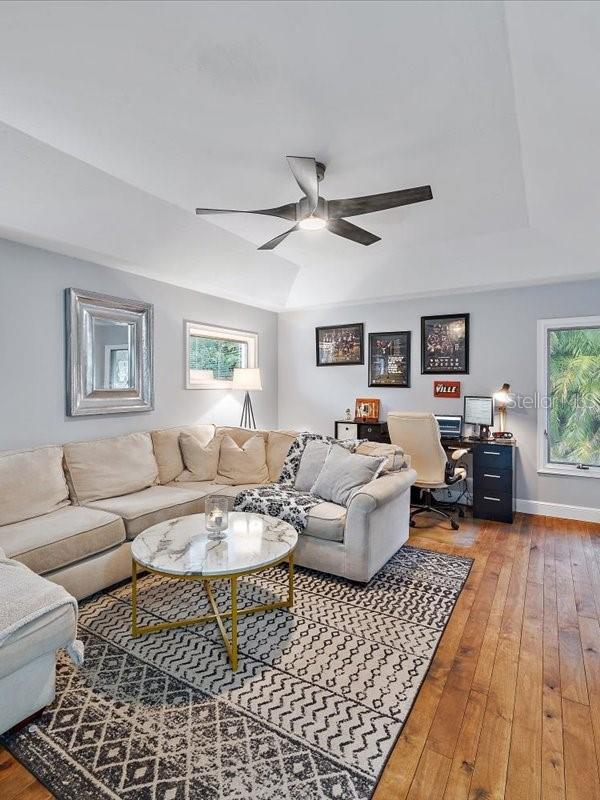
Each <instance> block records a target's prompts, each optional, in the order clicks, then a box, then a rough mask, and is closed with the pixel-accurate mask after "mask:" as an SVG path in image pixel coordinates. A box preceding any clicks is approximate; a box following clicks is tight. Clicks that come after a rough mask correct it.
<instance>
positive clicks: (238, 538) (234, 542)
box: [131, 511, 298, 577]
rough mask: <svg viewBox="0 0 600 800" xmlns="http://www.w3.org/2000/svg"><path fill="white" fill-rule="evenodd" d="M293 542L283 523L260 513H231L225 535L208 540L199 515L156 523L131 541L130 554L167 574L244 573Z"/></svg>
mask: <svg viewBox="0 0 600 800" xmlns="http://www.w3.org/2000/svg"><path fill="white" fill-rule="evenodd" d="M297 542H298V534H297V533H296V530H295V529H294V528H293V527H292V526H291V525H290V524H288V523H287V522H283V521H282V520H280V519H276V518H275V517H268V516H265V515H263V514H247V513H244V512H237V511H236V512H231V513H230V514H229V527H228V529H227V531H226V537H225V538H224V539H223V540H222V541H213V540H211V539H209V538H208V534H207V531H206V527H205V515H204V514H191V515H190V516H187V517H179V518H177V519H171V520H168V521H167V522H160V523H159V524H158V525H153V526H152V527H151V528H148V529H147V530H145V531H143V532H142V533H140V534H139V535H138V536H136V538H135V539H134V540H133V542H132V543H131V555H132V556H133V558H134V559H135V561H137V563H138V564H141V565H142V566H145V567H149V568H150V569H155V570H158V571H159V572H166V573H168V574H170V575H198V576H203V575H205V576H206V577H214V576H218V575H226V574H228V573H232V572H245V571H248V572H250V571H252V570H253V569H258V568H259V567H264V566H265V565H267V564H271V563H273V562H276V561H279V560H280V559H282V558H285V556H286V555H287V554H288V553H289V552H290V551H291V550H293V549H294V547H295V546H296V543H297Z"/></svg>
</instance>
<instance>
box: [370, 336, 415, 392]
mask: <svg viewBox="0 0 600 800" xmlns="http://www.w3.org/2000/svg"><path fill="white" fill-rule="evenodd" d="M369 386H389V387H396V388H399V389H408V387H409V386H410V331H393V332H386V333H370V334H369Z"/></svg>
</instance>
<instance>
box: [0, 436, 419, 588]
mask: <svg viewBox="0 0 600 800" xmlns="http://www.w3.org/2000/svg"><path fill="white" fill-rule="evenodd" d="M182 431H186V432H191V433H192V434H193V435H194V436H195V437H196V438H198V439H199V440H200V441H204V442H206V443H208V442H209V441H210V440H211V439H212V437H213V436H214V435H215V432H216V431H218V433H219V434H221V433H225V432H226V433H228V434H229V435H230V436H231V437H232V438H233V439H234V441H236V442H237V443H238V444H239V445H243V443H244V442H245V441H246V440H247V439H248V438H249V437H250V436H253V435H255V434H256V433H257V431H249V430H245V429H241V428H220V429H215V427H214V426H213V425H198V426H188V427H181V428H179V427H178V428H170V429H165V430H156V431H152V432H151V433H132V434H128V435H125V436H119V437H115V438H111V439H99V440H96V441H93V442H76V443H71V444H65V445H63V446H53V447H41V448H36V449H32V450H27V451H20V452H8V453H6V452H5V453H0V500H1V502H0V548H2V549H3V550H4V551H5V552H6V555H7V556H8V557H10V558H13V559H15V560H17V561H20V562H21V563H23V564H26V565H27V566H29V567H30V568H31V569H33V570H34V571H35V572H37V573H39V574H41V575H44V576H45V577H47V578H49V579H50V580H52V581H55V582H56V583H59V584H61V585H62V586H64V587H65V588H66V589H67V590H68V591H69V592H70V593H71V594H72V595H74V596H75V597H76V598H78V599H81V598H83V597H86V596H88V595H90V594H92V593H94V592H96V591H98V590H100V589H102V588H105V587H107V586H110V585H112V584H114V583H116V582H118V581H120V580H123V579H125V578H127V577H128V576H129V575H130V572H131V559H130V541H131V540H132V539H133V538H135V536H137V534H139V533H140V532H141V531H143V530H145V529H146V528H148V527H149V526H151V525H154V524H156V523H157V522H161V521H163V520H166V519H171V518H174V517H178V516H184V515H187V514H195V513H198V512H202V511H203V510H204V501H205V498H206V497H207V496H208V495H210V494H215V493H217V494H225V495H228V496H230V497H232V498H233V497H234V496H235V495H236V494H237V493H238V492H239V491H241V490H242V489H244V488H249V487H252V486H257V485H259V484H244V485H229V484H230V483H231V481H227V479H220V478H219V477H217V479H216V480H215V481H203V482H197V481H194V480H190V475H189V473H187V471H186V470H185V465H184V463H183V459H182V455H181V450H180V447H179V435H180V433H181V432H182ZM258 433H259V434H260V435H262V436H263V438H264V440H265V446H266V447H265V449H266V458H267V468H268V473H269V480H270V481H276V480H277V478H278V477H279V474H280V472H281V469H282V467H283V463H284V460H285V457H286V455H287V452H288V450H289V448H290V446H291V444H292V442H293V441H294V438H295V434H294V433H293V432H289V431H288V432H286V431H258ZM415 477H416V475H415V473H414V471H413V470H410V469H407V470H403V471H401V472H393V473H389V474H386V475H384V476H382V477H380V478H378V479H377V480H374V481H372V482H371V483H369V484H367V485H366V486H364V487H363V488H362V489H361V490H360V491H359V492H358V493H356V494H355V495H354V497H353V498H352V501H351V502H350V504H349V506H348V508H344V507H341V506H337V505H335V504H333V503H325V502H323V503H319V504H318V505H316V506H315V507H314V508H313V509H312V510H311V511H310V513H309V520H308V524H307V527H306V530H305V531H304V533H303V534H302V535H301V537H300V541H299V544H298V548H297V551H296V562H297V563H298V564H300V565H304V566H308V567H313V568H315V569H322V570H325V571H328V572H331V573H333V574H336V575H342V576H345V577H348V578H351V579H354V580H359V581H366V580H369V578H370V577H371V576H372V575H373V574H374V573H375V572H376V571H377V570H378V569H379V568H380V567H381V566H383V564H385V562H386V561H387V560H388V559H389V558H390V556H391V555H393V553H394V552H396V550H398V548H399V547H400V546H401V545H402V544H403V543H404V542H405V541H406V539H407V538H408V517H409V500H410V491H409V490H410V486H411V484H412V483H413V482H414V480H415Z"/></svg>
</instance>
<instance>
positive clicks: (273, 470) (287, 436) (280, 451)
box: [267, 431, 297, 482]
mask: <svg viewBox="0 0 600 800" xmlns="http://www.w3.org/2000/svg"><path fill="white" fill-rule="evenodd" d="M296 436H297V434H296V433H294V432H293V431H269V435H268V437H267V468H268V470H269V480H270V481H273V482H275V481H277V480H279V476H280V475H281V470H282V469H283V464H284V461H285V459H286V458H287V454H288V453H289V450H290V447H291V446H292V444H293V443H294V441H295V440H296Z"/></svg>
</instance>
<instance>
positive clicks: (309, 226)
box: [298, 216, 327, 231]
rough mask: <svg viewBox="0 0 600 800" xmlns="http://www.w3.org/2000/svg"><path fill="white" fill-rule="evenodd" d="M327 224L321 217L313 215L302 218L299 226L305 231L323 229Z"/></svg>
mask: <svg viewBox="0 0 600 800" xmlns="http://www.w3.org/2000/svg"><path fill="white" fill-rule="evenodd" d="M326 224H327V223H326V221H325V220H324V219H321V217H312V216H311V217H306V218H305V219H301V220H300V222H299V223H298V227H299V228H302V230H303V231H322V230H323V228H324V227H325V225H326Z"/></svg>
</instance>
